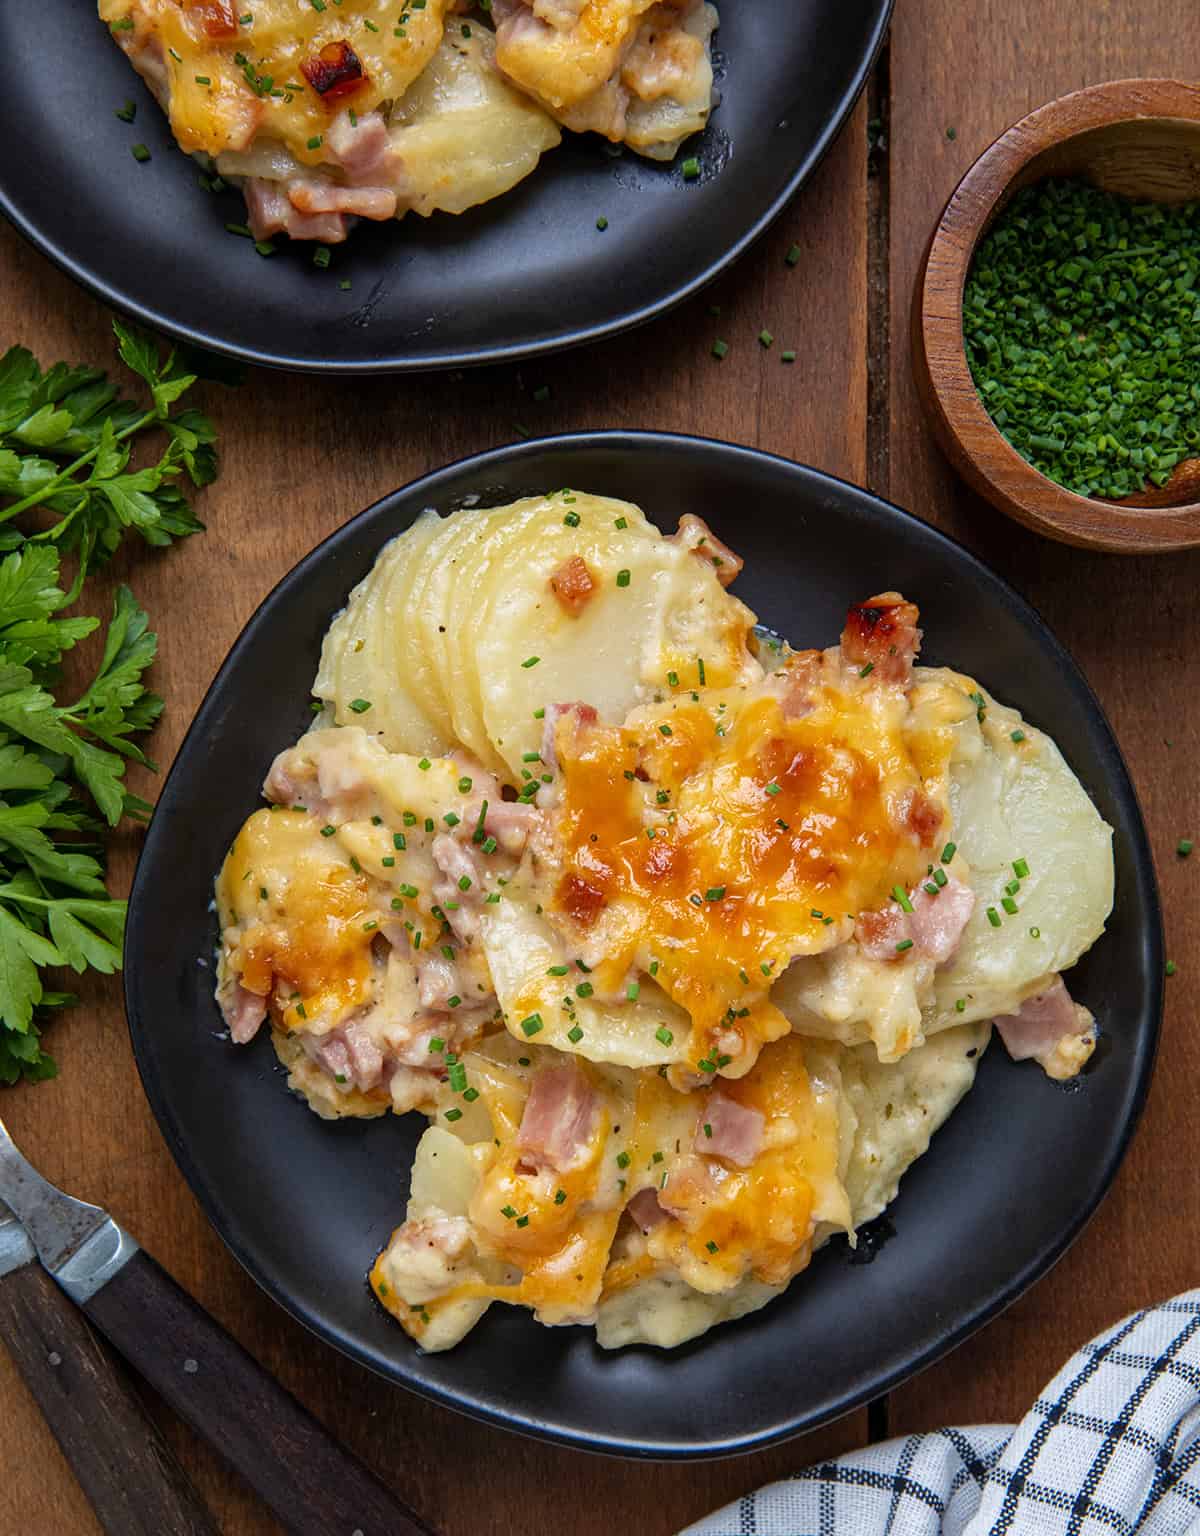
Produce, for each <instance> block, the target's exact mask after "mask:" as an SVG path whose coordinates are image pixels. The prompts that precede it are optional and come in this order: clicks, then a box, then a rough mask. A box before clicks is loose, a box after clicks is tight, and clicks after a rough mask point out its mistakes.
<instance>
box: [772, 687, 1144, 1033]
mask: <svg viewBox="0 0 1200 1536" xmlns="http://www.w3.org/2000/svg"><path fill="white" fill-rule="evenodd" d="M908 729H909V734H910V738H911V740H912V741H913V743H914V747H915V750H917V751H918V753H919V755H920V756H921V758H922V761H923V763H924V766H925V769H926V771H927V773H928V774H929V775H930V778H929V780H927V786H928V785H929V784H931V783H934V782H936V784H937V786H938V793H939V795H941V796H942V797H944V799H945V803H946V804H947V806H948V812H949V814H948V816H947V819H946V821H945V824H944V840H945V841H944V843H942V842H941V840H940V839H939V847H940V849H941V852H940V853H939V854H938V856H937V857H936V858H934V859H933V861H932V863H931V866H930V868H929V870H928V871H927V873H928V874H929V875H930V876H933V875H936V876H937V878H938V879H939V880H941V879H942V878H944V877H945V876H946V875H949V876H950V877H951V878H953V879H955V880H956V881H958V882H961V883H963V884H967V885H969V886H970V888H971V890H972V891H973V892H974V896H975V900H974V904H973V906H972V908H971V911H970V915H969V917H968V918H967V920H966V922H965V926H964V928H963V931H962V935H961V938H960V940H959V942H958V944H957V947H956V949H955V951H954V953H953V955H952V956H951V957H950V958H949V959H948V961H947V962H946V963H945V964H939V965H936V966H935V965H934V964H932V963H930V962H928V961H923V960H922V959H921V958H920V957H919V956H913V955H906V956H904V957H899V956H891V957H887V958H881V957H880V956H879V955H878V954H877V953H872V952H869V951H868V950H866V949H864V948H863V947H862V946H861V945H860V943H859V942H858V939H857V936H856V938H854V939H852V940H851V941H850V942H849V943H847V944H845V945H842V946H840V947H839V948H838V949H836V950H832V951H831V952H829V953H828V954H825V955H819V956H814V957H811V958H805V959H800V960H797V961H795V962H794V963H793V965H792V966H791V967H790V968H789V969H788V971H787V972H786V973H785V974H784V975H783V976H781V978H780V980H779V982H778V984H777V985H776V986H775V988H774V989H773V991H772V994H771V996H772V1001H773V1002H774V1003H775V1004H776V1005H777V1006H778V1007H779V1008H781V1009H782V1010H783V1012H784V1013H785V1014H786V1015H787V1017H788V1018H789V1019H790V1020H791V1021H792V1024H793V1027H794V1028H796V1029H799V1030H801V1031H802V1032H804V1033H805V1034H808V1035H813V1036H821V1037H826V1038H831V1039H836V1040H841V1041H842V1042H844V1043H845V1044H848V1045H854V1044H858V1043H860V1042H861V1041H865V1040H871V1041H873V1042H874V1044H875V1045H876V1047H877V1048H878V1051H879V1054H880V1056H881V1057H882V1058H883V1059H884V1060H885V1061H893V1060H896V1059H897V1058H898V1057H900V1056H902V1055H903V1054H904V1053H905V1052H906V1051H908V1050H911V1049H912V1048H913V1047H914V1046H917V1045H920V1044H921V1042H922V1041H923V1040H924V1039H925V1038H926V1037H927V1036H928V1035H931V1034H934V1033H936V1032H937V1031H938V1030H943V1029H947V1028H949V1027H951V1026H952V1025H955V1024H961V1023H963V1022H964V1021H966V1020H972V1019H992V1018H995V1017H997V1016H999V1015H1007V1014H1014V1013H1016V1012H1017V1010H1018V1009H1019V1008H1020V1005H1021V1004H1022V1002H1024V1001H1025V999H1027V998H1029V997H1032V996H1034V995H1036V994H1037V993H1039V992H1040V991H1042V990H1043V989H1044V988H1045V987H1046V986H1047V985H1048V984H1049V983H1050V982H1051V981H1052V980H1053V978H1054V976H1055V975H1056V974H1057V973H1058V972H1061V971H1063V970H1066V969H1068V968H1069V967H1070V966H1072V965H1074V964H1075V962H1076V961H1077V960H1078V959H1079V957H1080V956H1081V955H1082V954H1083V953H1085V951H1086V950H1088V949H1089V948H1090V947H1091V945H1092V944H1094V943H1095V941H1096V940H1097V939H1098V938H1099V937H1100V935H1101V934H1102V933H1103V931H1104V925H1105V921H1106V919H1107V917H1108V914H1109V912H1110V910H1111V908H1112V901H1113V882H1114V876H1113V863H1112V831H1111V828H1109V827H1108V826H1107V825H1106V824H1105V822H1104V821H1103V819H1102V818H1101V816H1100V814H1099V812H1098V811H1097V810H1096V808H1095V806H1094V805H1093V804H1092V802H1091V801H1090V800H1089V799H1088V796H1087V793H1086V791H1085V790H1084V788H1083V786H1082V785H1081V784H1080V782H1079V780H1078V779H1077V778H1076V777H1075V775H1074V773H1073V772H1072V771H1071V769H1070V767H1069V766H1068V765H1067V763H1066V762H1065V761H1064V759H1063V757H1062V754H1061V753H1060V752H1059V750H1058V748H1057V747H1056V746H1055V744H1054V742H1053V741H1051V739H1050V738H1049V737H1048V736H1046V735H1045V733H1044V732H1042V731H1039V730H1038V729H1036V728H1035V727H1034V726H1032V725H1029V724H1027V723H1026V722H1025V721H1024V720H1023V719H1022V718H1021V716H1020V715H1019V714H1018V713H1017V711H1015V710H1012V709H1009V708H1007V707H1005V706H1003V705H1001V704H998V703H996V701H995V700H994V699H992V698H991V696H990V695H988V694H987V693H986V692H985V691H984V690H983V689H982V688H981V687H980V685H979V684H978V683H977V682H975V680H974V679H972V678H969V677H964V676H962V675H960V674H958V673H955V672H951V671H949V670H946V669H936V670H935V669H929V668H917V669H916V670H915V672H914V686H913V689H912V693H911V715H910V724H909V728H908ZM946 852H949V855H950V856H949V857H943V856H942V855H943V854H944V853H946Z"/></svg>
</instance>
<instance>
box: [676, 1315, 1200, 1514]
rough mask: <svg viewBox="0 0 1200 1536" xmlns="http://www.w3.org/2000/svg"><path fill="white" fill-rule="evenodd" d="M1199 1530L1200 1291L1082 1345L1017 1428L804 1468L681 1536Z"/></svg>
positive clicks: (977, 1431) (950, 1435)
mask: <svg viewBox="0 0 1200 1536" xmlns="http://www.w3.org/2000/svg"><path fill="white" fill-rule="evenodd" d="M1126 1532H1128V1533H1129V1536H1133V1533H1134V1532H1137V1533H1140V1536H1183V1533H1184V1532H1190V1533H1192V1536H1200V1291H1188V1292H1186V1293H1185V1294H1184V1295H1182V1296H1177V1297H1176V1298H1175V1299H1174V1300H1173V1301H1167V1302H1164V1303H1163V1304H1162V1305H1161V1306H1158V1307H1153V1308H1150V1309H1149V1310H1147V1311H1145V1312H1135V1313H1134V1314H1133V1316H1132V1317H1127V1318H1126V1319H1125V1320H1124V1321H1123V1322H1121V1323H1118V1324H1117V1326H1116V1327H1115V1328H1111V1329H1110V1330H1109V1331H1108V1332H1107V1333H1103V1334H1101V1335H1100V1337H1099V1338H1097V1339H1093V1341H1092V1342H1091V1343H1090V1344H1088V1345H1086V1346H1085V1347H1084V1348H1083V1349H1081V1350H1080V1351H1079V1353H1078V1354H1077V1355H1076V1356H1075V1357H1074V1358H1073V1359H1072V1360H1071V1361H1070V1363H1069V1364H1068V1365H1067V1366H1066V1367H1065V1368H1064V1369H1063V1370H1061V1371H1059V1373H1058V1375H1057V1376H1056V1377H1055V1378H1054V1380H1053V1381H1052V1382H1051V1383H1050V1384H1049V1386H1048V1387H1046V1388H1045V1390H1044V1391H1043V1392H1042V1394H1041V1396H1040V1397H1039V1398H1038V1400H1037V1402H1036V1403H1034V1405H1033V1407H1032V1408H1031V1409H1030V1410H1029V1412H1028V1413H1027V1414H1026V1415H1025V1417H1024V1418H1023V1419H1022V1420H1021V1422H1020V1424H1018V1425H1016V1426H1015V1428H1014V1427H1013V1426H1012V1425H1007V1424H997V1425H985V1426H982V1427H976V1428H971V1429H941V1430H938V1431H937V1432H936V1433H934V1434H928V1435H908V1436H907V1437H905V1438H904V1439H902V1440H890V1441H888V1442H887V1443H886V1444H883V1445H874V1446H870V1447H869V1448H868V1449H866V1450H863V1451H855V1452H853V1453H852V1454H850V1455H848V1456H839V1457H838V1458H837V1460H836V1461H828V1462H824V1463H822V1464H821V1465H819V1466H815V1467H808V1468H806V1469H805V1470H804V1471H803V1472H798V1473H797V1474H796V1475H795V1476H794V1477H792V1478H789V1479H788V1480H787V1481H785V1482H781V1483H772V1484H771V1485H770V1486H769V1487H767V1488H763V1489H760V1490H759V1492H758V1493H753V1494H749V1495H748V1496H747V1497H746V1498H744V1499H739V1500H738V1502H737V1503H736V1504H730V1505H728V1506H727V1507H726V1508H725V1509H721V1510H718V1511H717V1513H716V1514H713V1515H709V1517H708V1518H707V1519H706V1520H701V1521H700V1522H699V1524H697V1525H692V1526H689V1527H688V1529H687V1531H686V1532H683V1533H681V1536H884V1533H887V1536H1114V1533H1118V1536H1121V1533H1126Z"/></svg>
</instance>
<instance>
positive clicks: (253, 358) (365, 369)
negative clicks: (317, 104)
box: [0, 0, 895, 374]
mask: <svg viewBox="0 0 1200 1536" xmlns="http://www.w3.org/2000/svg"><path fill="white" fill-rule="evenodd" d="M894 3H895V0H882V4H881V5H880V9H879V14H878V16H877V18H876V22H875V26H874V28H873V30H872V31H871V33H870V35H869V37H868V40H867V44H866V47H865V49H864V50H863V53H862V55H861V57H860V59H859V60H858V63H857V66H856V67H855V68H854V70H853V73H852V75H851V78H850V81H849V83H848V85H847V87H846V89H845V91H844V92H843V94H842V96H841V99H840V100H839V102H838V104H837V107H836V109H835V111H834V112H833V113H832V114H831V116H830V118H829V120H828V122H827V123H826V125H825V128H824V129H823V131H822V132H821V133H820V134H819V135H818V137H817V139H816V140H815V142H814V143H813V144H812V146H811V147H810V149H809V151H808V153H807V154H806V155H805V156H804V157H803V159H802V160H801V161H800V163H799V165H797V167H796V169H795V170H794V172H793V173H792V175H791V177H790V178H789V179H788V181H787V183H786V184H785V186H784V187H783V189H782V190H781V191H780V193H779V194H778V195H777V196H776V197H775V198H773V199H772V201H771V202H770V203H769V204H768V205H767V207H766V208H765V209H764V211H763V212H762V213H761V214H760V215H759V216H758V218H756V219H755V220H754V222H753V223H752V224H751V225H750V226H749V228H747V229H746V230H744V231H743V232H742V233H741V234H740V235H738V236H737V238H736V239H735V240H733V241H732V242H731V243H730V244H729V245H728V246H727V247H726V249H725V250H724V251H723V252H722V254H721V255H720V256H718V257H717V258H716V259H715V260H713V261H710V262H709V263H708V264H707V265H705V266H703V267H702V268H700V270H698V271H697V272H696V273H695V274H694V275H693V276H692V277H691V278H690V279H688V280H687V281H686V282H684V283H680V284H677V285H676V286H674V287H672V288H669V289H668V290H667V291H666V292H664V293H663V294H662V295H661V296H660V297H659V298H657V299H655V300H654V301H653V302H651V303H648V304H644V305H643V306H642V307H641V308H639V309H635V310H632V311H630V312H629V313H627V314H623V315H617V316H615V317H613V318H611V319H608V320H605V321H602V322H599V323H597V324H595V325H590V326H580V327H572V326H570V325H564V326H563V327H562V329H561V330H559V331H557V332H556V333H555V334H554V335H552V336H547V337H544V338H542V339H540V340H538V341H533V342H526V343H520V342H518V343H513V344H510V345H498V346H483V347H472V348H467V349H460V350H459V351H456V352H445V353H441V354H437V355H435V356H432V357H429V356H424V355H422V356H418V357H406V356H404V355H399V356H390V357H377V358H370V359H352V360H348V361H340V360H338V359H337V358H332V357H329V358H325V359H322V360H321V361H319V362H314V361H313V360H312V359H307V358H303V357H297V356H295V355H293V354H289V353H288V352H286V351H279V352H273V351H271V352H268V351H263V350H261V349H258V348H254V347H248V346H242V345H239V344H238V342H237V341H236V340H232V339H230V338H229V337H227V336H225V335H222V333H221V332H220V331H219V330H208V329H204V328H200V327H197V326H193V325H186V324H183V323H181V322H179V321H177V320H175V319H173V318H172V316H171V314H170V313H169V312H168V311H166V310H164V309H161V308H158V307H156V306H154V305H152V304H143V303H139V302H138V301H137V300H135V299H133V298H132V297H130V296H129V295H128V294H127V293H125V292H124V291H123V290H122V289H121V288H120V287H116V286H114V285H113V284H112V283H110V282H107V281H105V279H104V278H102V277H100V276H99V275H98V274H97V272H96V271H95V270H94V269H93V268H92V267H91V266H90V265H89V263H88V261H87V259H86V255H85V254H77V253H73V251H72V250H70V249H68V248H67V247H66V246H65V245H63V244H62V243H61V242H60V241H57V240H55V239H54V238H52V237H51V236H50V235H49V234H47V233H46V232H45V231H44V230H43V229H42V228H41V227H40V226H39V225H38V224H37V223H35V222H34V220H33V219H32V218H31V217H29V216H27V215H26V213H25V212H24V211H23V210H22V208H21V206H20V205H19V203H18V202H17V201H16V199H15V198H14V197H13V196H12V195H11V193H10V192H9V190H8V187H7V185H6V184H5V180H4V179H3V178H0V213H3V214H4V216H5V217H6V218H7V219H8V220H9V222H10V223H11V224H12V225H13V227H14V228H15V229H17V230H18V231H19V232H20V233H21V234H22V235H24V237H25V238H26V239H27V240H28V241H29V242H30V244H32V245H33V246H35V247H36V248H37V249H38V250H39V251H41V253H42V254H43V255H44V256H47V257H49V259H50V260H51V261H52V262H53V263H54V264H55V266H57V267H59V268H60V269H61V270H62V271H63V272H65V273H66V274H67V275H68V277H71V278H73V279H74V280H75V281H76V282H77V283H79V284H80V286H81V287H83V288H86V289H87V290H88V291H89V292H90V293H92V294H94V295H95V296H96V298H98V299H101V300H103V302H104V303H106V304H109V305H111V306H112V308H114V309H116V310H119V311H120V312H121V313H122V314H125V315H128V316H129V317H131V318H132V319H134V320H137V321H139V322H140V323H141V324H143V325H147V326H151V327H153V328H154V329H155V330H157V331H161V332H162V333H163V334H164V335H166V336H170V337H173V338H174V339H175V340H177V341H182V342H185V343H187V344H188V345H190V346H195V347H202V348H205V349H207V350H208V351H210V352H218V353H221V354H222V355H224V356H227V357H232V358H237V359H238V360H239V361H240V362H243V363H250V364H253V365H255V366H258V367H264V368H279V369H284V370H287V371H290V372H296V373H334V374H371V373H410V372H412V373H425V372H434V371H437V370H441V369H444V368H464V367H470V366H474V365H477V364H484V363H504V362H514V361H516V360H517V359H519V358H526V357H537V356H542V355H544V354H546V353H549V352H557V351H561V350H563V349H565V348H569V347H577V346H582V345H584V344H585V343H587V342H591V341H599V340H601V339H602V338H604V337H607V336H614V335H618V334H620V333H621V332H623V331H627V330H632V329H634V328H635V327H636V326H639V325H644V324H646V322H647V321H649V320H653V319H654V318H655V317H656V316H658V315H661V314H664V313H665V312H666V311H667V310H669V309H674V308H675V307H676V306H677V305H679V304H682V303H683V302H684V301H685V300H686V299H688V298H690V297H691V296H692V295H693V294H695V293H697V292H698V291H699V290H700V289H701V288H703V287H705V286H706V284H708V283H710V282H712V280H713V279H714V278H715V277H717V276H718V275H719V274H720V273H722V272H723V271H725V269H726V268H727V267H729V266H730V265H731V264H732V263H733V262H735V261H736V260H737V259H738V257H739V256H741V255H742V254H743V252H745V251H746V250H748V249H749V247H750V246H751V245H753V244H754V242H755V241H756V240H757V239H758V237H759V236H760V235H761V234H763V233H764V232H765V231H766V230H767V229H768V228H769V226H770V225H771V224H773V223H774V221H775V220H776V219H777V218H778V217H779V215H780V214H781V213H782V212H783V210H784V208H785V207H786V206H787V204H788V203H789V202H790V201H791V199H792V198H793V197H794V196H795V195H796V193H797V192H798V191H799V190H800V188H801V187H802V186H803V185H804V183H805V182H806V181H807V180H808V178H809V177H810V176H811V175H812V173H813V172H814V171H815V170H816V168H817V166H818V165H819V164H820V163H821V161H822V160H823V159H824V157H825V155H826V154H827V152H828V151H829V149H830V147H831V145H832V144H833V142H834V140H835V139H836V138H837V136H838V134H839V133H840V132H841V129H842V127H843V125H844V124H845V122H846V119H847V118H848V117H849V115H850V113H851V111H852V110H853V108H854V105H855V103H856V102H857V100H858V98H859V96H860V95H861V94H862V90H863V87H864V85H865V84H866V81H867V77H868V75H869V74H870V72H871V69H872V67H873V65H874V63H875V60H876V59H877V58H878V56H879V51H880V49H881V48H882V47H883V40H884V38H885V37H886V35H887V29H888V26H889V24H890V22H891V15H892V7H893V5H894ZM184 170H185V167H183V166H182V165H181V167H180V173H181V174H183V173H184Z"/></svg>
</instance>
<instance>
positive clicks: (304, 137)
mask: <svg viewBox="0 0 1200 1536" xmlns="http://www.w3.org/2000/svg"><path fill="white" fill-rule="evenodd" d="M99 4H100V18H101V20H102V21H103V22H104V23H105V24H106V25H107V26H108V29H109V31H110V33H111V35H112V37H113V38H114V39H115V41H116V42H117V43H118V44H119V45H120V47H121V48H122V49H123V50H124V52H125V53H126V55H127V56H128V58H129V61H130V63H131V64H132V65H133V67H134V69H136V70H137V72H138V74H140V75H141V76H142V78H143V79H144V80H145V81H146V83H147V84H148V85H149V87H150V89H151V90H152V91H153V93H154V95H155V97H156V98H157V100H158V102H159V105H160V106H161V107H162V108H163V110H164V111H165V112H166V114H167V116H168V118H169V119H170V123H171V129H172V132H173V133H174V135H175V139H176V141H177V142H178V144H179V146H180V148H182V149H183V150H184V151H185V152H186V153H188V154H191V155H196V156H198V157H199V158H200V159H201V160H202V161H203V162H204V164H205V165H206V166H207V167H208V168H209V169H210V170H212V171H213V172H215V174H216V175H217V176H219V177H220V178H222V179H223V180H225V181H230V182H233V183H235V184H237V185H239V186H240V187H241V189H242V192H243V194H244V196H245V199H246V211H247V220H248V224H249V228H250V231H251V233H252V234H253V235H254V238H255V239H256V240H260V241H261V240H266V239H269V238H270V237H271V236H272V235H276V234H286V235H289V236H290V237H291V238H292V239H295V240H316V241H320V242H322V243H324V244H334V243H337V242H339V241H342V240H344V239H345V238H346V236H347V234H348V233H349V231H350V229H351V227H352V226H353V224H354V223H355V221H356V220H358V219H374V220H386V219H393V218H401V217H403V215H404V214H406V213H410V212H411V213H417V214H420V215H422V216H423V217H427V216H429V215H430V214H433V213H435V212H445V213H462V212H464V211H465V210H466V209H468V208H472V207H474V206H476V205H477V204H479V203H483V202H487V201H489V200H490V199H492V198H495V197H499V196H501V195H502V194H503V193H505V192H507V191H509V190H510V189H511V188H512V187H514V186H515V185H516V184H517V183H518V182H519V181H521V180H523V179H524V178H525V177H526V176H528V175H529V174H530V173H531V172H532V171H533V170H535V169H536V167H537V164H538V161H539V159H540V158H541V156H542V155H543V154H545V153H546V152H547V151H548V150H550V149H553V148H554V147H555V146H556V145H557V144H558V143H559V142H560V139H561V137H562V135H561V132H560V127H566V128H570V129H574V130H576V131H578V132H583V131H591V132H597V133H600V134H602V135H603V136H604V137H605V138H607V139H608V140H610V141H611V142H613V143H616V144H623V145H627V146H628V147H629V148H631V149H633V150H635V151H636V152H637V153H638V154H641V155H644V156H646V157H648V158H650V159H654V160H671V159H673V158H674V156H675V154H676V152H677V151H678V149H679V147H680V145H681V144H682V143H683V142H684V140H685V139H686V138H688V137H690V136H691V135H692V134H694V133H697V132H699V131H700V130H701V129H703V128H704V126H705V124H706V122H707V121H708V116H709V113H710V112H711V110H712V108H713V105H714V94H713V74H712V62H711V44H710V39H711V36H712V33H713V31H714V29H715V27H716V25H717V13H716V11H715V9H714V8H713V7H712V6H711V5H709V4H707V3H705V0H659V3H657V4H652V3H649V0H531V3H529V4H526V3H524V0H495V3H494V5H489V6H485V7H483V8H482V9H476V8H475V7H474V6H473V5H471V4H470V3H465V0H337V3H336V4H335V3H333V0H330V3H329V4H324V3H321V4H315V3H314V4H311V5H310V4H297V3H296V0H244V3H243V0H239V4H238V5H237V6H235V5H234V4H233V0H99Z"/></svg>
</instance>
